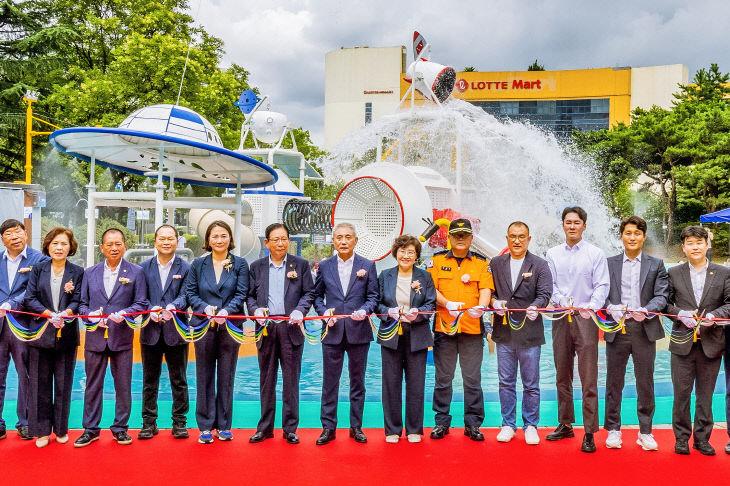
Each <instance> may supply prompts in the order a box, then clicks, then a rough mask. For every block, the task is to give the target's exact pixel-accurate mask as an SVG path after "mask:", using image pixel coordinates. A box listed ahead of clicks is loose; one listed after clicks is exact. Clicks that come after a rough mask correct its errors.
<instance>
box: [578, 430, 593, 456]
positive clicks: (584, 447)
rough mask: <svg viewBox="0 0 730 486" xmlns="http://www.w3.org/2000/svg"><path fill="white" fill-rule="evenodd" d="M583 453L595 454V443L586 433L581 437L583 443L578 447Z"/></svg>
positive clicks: (590, 435)
mask: <svg viewBox="0 0 730 486" xmlns="http://www.w3.org/2000/svg"><path fill="white" fill-rule="evenodd" d="M580 450H581V451H583V452H596V443H595V442H594V441H593V434H588V433H586V434H585V435H584V436H583V443H582V444H581V445H580Z"/></svg>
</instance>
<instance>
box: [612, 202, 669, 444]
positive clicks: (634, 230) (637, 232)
mask: <svg viewBox="0 0 730 486" xmlns="http://www.w3.org/2000/svg"><path fill="white" fill-rule="evenodd" d="M619 232H620V235H621V241H622V242H623V244H624V251H623V252H622V253H621V254H619V255H615V256H612V257H610V258H608V273H609V274H610V276H611V289H610V290H609V292H608V300H607V301H606V309H607V311H608V313H609V314H610V315H611V317H612V318H613V320H614V321H616V322H620V321H621V319H622V318H623V317H624V316H625V317H626V319H625V321H624V329H623V331H620V332H607V333H605V334H604V339H605V340H606V418H605V421H604V427H605V428H606V430H608V438H607V439H606V447H608V448H609V449H620V448H621V442H622V440H621V396H622V393H623V389H624V376H625V375H626V363H627V362H628V360H629V356H631V359H632V360H633V362H634V375H636V395H637V403H636V412H637V415H638V417H639V435H638V438H637V441H636V442H637V443H638V444H639V445H640V446H641V447H642V449H644V450H646V451H655V450H657V448H658V445H657V443H656V441H655V440H654V436H653V435H652V433H651V431H652V420H653V417H654V360H655V358H656V341H657V340H659V339H661V338H663V337H664V326H662V322H661V317H659V316H656V315H653V316H652V315H647V312H661V311H663V310H664V307H666V305H667V298H668V297H669V276H668V275H667V270H666V269H665V268H664V262H663V261H662V260H661V259H659V258H654V257H652V256H649V255H647V254H646V253H644V252H643V251H642V248H643V245H644V241H645V240H646V221H644V220H643V219H641V218H640V217H638V216H631V217H629V218H626V219H624V220H623V221H621V226H620V227H619Z"/></svg>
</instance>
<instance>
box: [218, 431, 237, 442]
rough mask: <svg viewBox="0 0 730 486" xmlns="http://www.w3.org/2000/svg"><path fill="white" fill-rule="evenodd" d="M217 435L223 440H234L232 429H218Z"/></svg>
mask: <svg viewBox="0 0 730 486" xmlns="http://www.w3.org/2000/svg"><path fill="white" fill-rule="evenodd" d="M215 436H216V438H217V439H218V440H220V441H223V442H228V441H229V440H233V434H232V433H231V431H230V430H216V431H215Z"/></svg>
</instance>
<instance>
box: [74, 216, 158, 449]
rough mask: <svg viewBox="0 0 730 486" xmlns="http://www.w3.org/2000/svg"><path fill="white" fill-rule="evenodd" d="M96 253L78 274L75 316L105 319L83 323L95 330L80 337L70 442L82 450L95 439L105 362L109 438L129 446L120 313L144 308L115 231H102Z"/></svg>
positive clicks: (128, 360) (128, 380) (126, 333)
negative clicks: (78, 423)
mask: <svg viewBox="0 0 730 486" xmlns="http://www.w3.org/2000/svg"><path fill="white" fill-rule="evenodd" d="M100 248H101V253H102V254H103V255H104V257H105V260H104V261H103V262H101V263H97V264H96V265H94V266H93V267H89V268H87V269H86V271H85V272H84V282H83V284H82V286H81V305H80V306H79V314H80V315H90V316H100V315H106V316H108V317H105V318H100V317H91V318H89V319H88V320H89V322H91V323H92V324H98V326H99V327H98V328H97V329H96V330H94V331H91V332H89V331H87V332H86V345H85V349H84V360H85V362H86V390H85V392H84V417H83V422H82V425H83V426H84V433H83V434H82V435H81V437H79V438H78V439H76V442H74V446H75V447H85V446H87V445H89V444H91V443H92V442H94V441H96V440H99V430H100V429H99V422H101V410H102V404H103V400H104V375H105V374H106V364H107V362H110V364H111V371H112V377H113V378H114V389H115V391H116V410H115V414H114V423H113V424H112V426H111V431H112V435H113V437H114V440H115V441H117V443H119V444H122V445H127V444H131V443H132V438H131V437H130V436H129V434H128V433H127V429H128V426H127V422H128V421H129V413H130V409H131V408H132V340H133V339H134V331H133V330H132V328H130V327H129V325H127V323H126V322H125V320H124V317H123V314H130V313H133V312H141V311H145V310H148V309H149V303H148V302H147V282H146V280H145V275H144V272H142V268H141V267H140V266H139V265H135V264H133V263H130V262H128V261H126V260H124V259H123V258H122V257H123V256H124V252H125V250H126V249H127V244H126V242H125V240H124V234H123V233H122V232H121V231H120V230H118V229H116V228H110V229H108V230H106V231H105V232H104V234H102V235H101V247H100Z"/></svg>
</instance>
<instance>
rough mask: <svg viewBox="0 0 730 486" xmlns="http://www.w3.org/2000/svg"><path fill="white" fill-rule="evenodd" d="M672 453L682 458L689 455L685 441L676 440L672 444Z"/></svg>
mask: <svg viewBox="0 0 730 486" xmlns="http://www.w3.org/2000/svg"><path fill="white" fill-rule="evenodd" d="M674 453H675V454H681V455H683V456H688V455H689V443H688V442H687V439H677V441H676V442H675V443H674Z"/></svg>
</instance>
